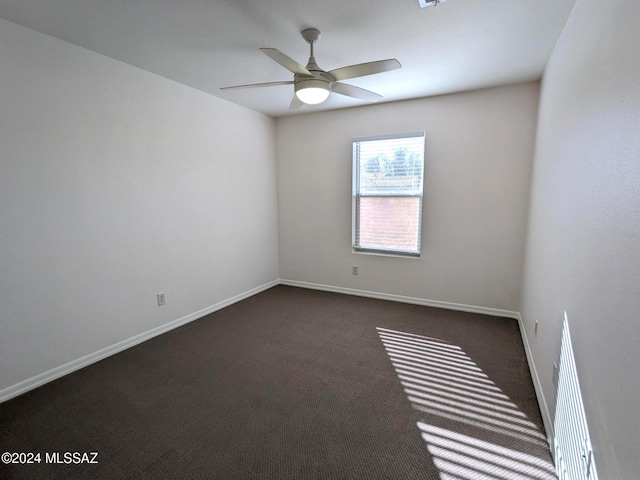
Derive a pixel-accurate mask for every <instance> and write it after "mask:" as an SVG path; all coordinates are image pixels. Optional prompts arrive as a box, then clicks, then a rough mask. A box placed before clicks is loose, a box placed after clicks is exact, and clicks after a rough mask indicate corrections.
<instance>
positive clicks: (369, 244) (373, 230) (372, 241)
mask: <svg viewBox="0 0 640 480" xmlns="http://www.w3.org/2000/svg"><path fill="white" fill-rule="evenodd" d="M424 145H425V136H424V132H418V133H409V134H403V135H389V136H381V137H366V138H358V139H354V141H353V196H352V198H353V248H354V250H356V251H369V252H381V253H396V254H403V255H419V254H420V242H421V230H422V195H423V172H424V148H425V147H424Z"/></svg>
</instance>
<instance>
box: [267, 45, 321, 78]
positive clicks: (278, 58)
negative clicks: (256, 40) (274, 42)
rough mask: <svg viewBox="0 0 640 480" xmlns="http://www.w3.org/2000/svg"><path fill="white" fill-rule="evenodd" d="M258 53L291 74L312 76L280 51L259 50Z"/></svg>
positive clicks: (273, 49) (270, 49) (271, 49)
mask: <svg viewBox="0 0 640 480" xmlns="http://www.w3.org/2000/svg"><path fill="white" fill-rule="evenodd" d="M260 51H261V52H262V53H264V54H265V55H268V56H269V57H270V58H271V59H272V60H274V61H275V62H277V63H279V64H280V65H282V66H283V67H284V68H286V69H287V70H289V71H290V72H292V73H296V74H298V75H308V76H310V77H312V76H313V75H312V74H311V72H310V71H309V70H307V69H306V68H305V67H303V66H302V65H300V64H299V63H298V62H296V61H295V60H294V59H293V58H291V57H289V56H288V55H285V54H284V53H282V52H281V51H280V50H277V49H275V48H261V49H260Z"/></svg>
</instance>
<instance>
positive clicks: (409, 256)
mask: <svg viewBox="0 0 640 480" xmlns="http://www.w3.org/2000/svg"><path fill="white" fill-rule="evenodd" d="M351 253H353V254H356V255H373V256H375V257H392V258H407V259H410V260H420V257H421V254H419V253H418V254H410V253H407V254H402V253H391V252H375V251H368V250H355V249H352V250H351Z"/></svg>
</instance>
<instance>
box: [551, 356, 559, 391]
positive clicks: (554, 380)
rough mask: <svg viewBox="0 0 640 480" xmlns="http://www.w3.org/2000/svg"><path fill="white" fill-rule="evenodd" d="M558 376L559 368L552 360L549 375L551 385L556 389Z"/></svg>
mask: <svg viewBox="0 0 640 480" xmlns="http://www.w3.org/2000/svg"><path fill="white" fill-rule="evenodd" d="M559 377H560V368H559V367H558V364H557V363H556V362H553V374H552V377H551V382H552V383H553V386H554V387H555V389H556V390H558V380H559Z"/></svg>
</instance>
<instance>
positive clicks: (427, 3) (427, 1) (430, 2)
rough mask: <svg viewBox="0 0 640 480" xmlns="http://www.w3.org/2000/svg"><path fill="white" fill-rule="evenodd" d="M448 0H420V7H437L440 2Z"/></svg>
mask: <svg viewBox="0 0 640 480" xmlns="http://www.w3.org/2000/svg"><path fill="white" fill-rule="evenodd" d="M446 1H447V0H418V3H419V4H420V8H424V7H435V6H436V5H438V4H439V3H442V2H446Z"/></svg>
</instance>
